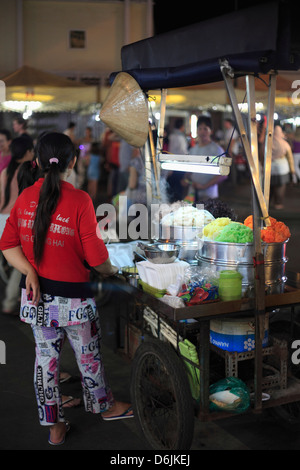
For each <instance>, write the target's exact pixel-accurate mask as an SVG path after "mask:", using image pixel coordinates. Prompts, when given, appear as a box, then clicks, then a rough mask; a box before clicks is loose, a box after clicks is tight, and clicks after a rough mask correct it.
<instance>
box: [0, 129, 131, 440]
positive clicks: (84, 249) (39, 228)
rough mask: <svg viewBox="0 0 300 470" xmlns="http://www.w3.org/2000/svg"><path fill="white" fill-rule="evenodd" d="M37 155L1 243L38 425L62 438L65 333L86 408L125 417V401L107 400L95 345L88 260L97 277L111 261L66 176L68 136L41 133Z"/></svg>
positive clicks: (88, 208) (83, 197) (86, 202)
mask: <svg viewBox="0 0 300 470" xmlns="http://www.w3.org/2000/svg"><path fill="white" fill-rule="evenodd" d="M36 151H37V162H38V165H39V168H40V170H41V171H42V173H43V174H44V175H45V176H44V177H43V178H40V179H39V180H38V181H37V182H36V183H34V184H33V185H32V186H30V187H28V188H26V189H24V190H23V192H22V193H21V195H20V196H19V197H18V199H17V201H16V203H15V205H14V207H13V209H12V211H11V214H10V217H9V219H8V220H7V223H6V226H5V230H4V232H3V236H2V238H1V241H0V249H1V250H2V251H3V254H4V256H5V257H6V259H7V261H8V262H9V263H10V264H12V265H13V266H14V267H15V268H16V269H18V270H19V271H20V272H21V273H22V280H21V288H22V293H21V310H20V317H21V320H22V321H23V322H25V323H29V324H31V327H32V330H33V334H34V337H35V341H36V362H35V375H34V384H35V391H36V397H37V402H38V410H39V419H40V424H41V425H43V426H50V433H49V443H50V444H54V445H59V444H62V443H63V442H64V439H65V434H66V432H67V430H68V425H67V424H66V420H65V418H64V414H63V408H62V406H61V394H60V391H59V358H60V352H61V348H62V344H63V340H64V337H65V336H67V337H68V339H69V341H70V343H71V345H72V348H73V349H74V352H75V356H76V360H77V364H78V367H79V370H80V374H81V379H82V387H83V395H84V403H85V408H86V410H87V411H91V412H93V413H102V417H103V419H105V420H110V419H119V418H128V417H132V416H133V414H132V410H131V408H130V407H129V404H126V403H122V402H118V401H114V398H113V396H112V393H111V390H110V388H109V386H108V384H107V383H106V380H105V374H104V370H103V365H102V361H101V354H100V348H99V342H100V340H99V338H100V326H99V318H98V314H97V308H96V304H95V300H94V299H93V296H92V292H91V291H90V288H89V273H90V271H89V266H92V267H93V268H94V269H96V270H97V271H98V272H99V273H100V274H102V275H103V276H110V275H113V274H115V273H116V272H117V268H115V267H114V266H112V265H111V263H110V260H109V257H108V252H107V249H106V246H105V244H104V243H103V240H102V239H100V238H99V236H98V232H97V221H96V216H95V212H94V208H93V203H92V200H91V198H90V197H89V196H88V194H87V193H85V192H84V191H81V190H78V189H75V188H74V187H73V186H72V185H71V184H70V183H67V182H66V181H65V179H66V178H67V176H68V173H69V172H71V170H72V168H73V167H74V165H75V162H76V157H75V149H74V146H73V144H72V142H71V140H70V138H69V137H68V136H66V135H64V134H60V133H49V134H46V135H44V136H43V137H42V138H41V139H40V140H39V142H38V144H37V149H36Z"/></svg>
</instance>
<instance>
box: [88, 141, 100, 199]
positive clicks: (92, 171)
mask: <svg viewBox="0 0 300 470" xmlns="http://www.w3.org/2000/svg"><path fill="white" fill-rule="evenodd" d="M89 153H90V156H89V164H88V169H87V181H88V186H87V192H88V194H89V195H90V197H91V199H92V201H93V203H95V202H96V198H97V191H98V183H99V180H100V159H101V153H100V144H99V143H98V142H93V143H92V145H91V147H90V151H89Z"/></svg>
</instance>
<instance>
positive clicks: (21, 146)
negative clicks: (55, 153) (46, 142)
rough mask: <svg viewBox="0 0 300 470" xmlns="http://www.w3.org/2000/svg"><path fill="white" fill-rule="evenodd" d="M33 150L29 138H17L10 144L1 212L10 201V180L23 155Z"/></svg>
mask: <svg viewBox="0 0 300 470" xmlns="http://www.w3.org/2000/svg"><path fill="white" fill-rule="evenodd" d="M32 149H33V142H32V140H31V139H30V138H28V137H22V136H20V137H17V138H16V139H13V141H12V143H11V160H10V162H9V164H8V166H7V169H6V172H7V182H6V186H5V191H4V203H3V206H2V207H1V210H3V209H4V208H5V207H6V206H7V204H8V203H9V199H10V185H11V182H12V179H13V177H14V175H15V172H16V171H17V169H18V168H19V166H20V164H21V162H20V160H22V158H23V157H24V155H25V154H26V152H27V151H28V150H32Z"/></svg>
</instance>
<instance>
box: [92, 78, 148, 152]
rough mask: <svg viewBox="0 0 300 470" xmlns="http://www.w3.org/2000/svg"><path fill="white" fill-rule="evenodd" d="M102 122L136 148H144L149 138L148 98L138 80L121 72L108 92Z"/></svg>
mask: <svg viewBox="0 0 300 470" xmlns="http://www.w3.org/2000/svg"><path fill="white" fill-rule="evenodd" d="M100 118H101V120H102V121H103V122H104V123H105V124H106V125H107V126H108V127H109V128H110V129H111V130H112V131H114V132H116V134H118V135H119V136H120V137H122V138H123V139H124V140H126V142H128V143H129V144H130V145H133V146H134V147H142V146H143V145H144V144H145V142H146V140H147V137H148V131H149V122H148V106H147V101H146V96H145V94H144V93H143V92H142V90H141V88H140V87H139V84H138V83H137V82H136V80H135V79H134V78H133V77H132V76H131V75H129V74H128V73H126V72H120V73H118V75H117V76H116V78H115V79H114V82H113V84H112V86H111V88H110V90H109V92H108V95H107V97H106V99H105V101H104V103H103V106H102V108H101V111H100Z"/></svg>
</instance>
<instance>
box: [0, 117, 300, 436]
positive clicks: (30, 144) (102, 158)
mask: <svg viewBox="0 0 300 470" xmlns="http://www.w3.org/2000/svg"><path fill="white" fill-rule="evenodd" d="M26 124H27V123H26V121H24V120H23V119H22V118H20V119H15V120H14V121H13V124H12V131H10V130H7V129H2V130H0V250H1V252H0V253H1V259H0V276H1V278H2V281H4V282H5V284H6V288H5V295H4V299H3V304H2V313H7V314H12V313H15V312H16V310H17V308H18V306H19V304H20V303H21V314H20V316H21V320H23V321H24V322H26V323H30V324H31V327H32V330H33V334H34V338H35V340H36V374H35V384H36V389H37V390H38V384H37V382H38V380H40V379H41V376H39V377H38V375H39V374H40V372H38V371H40V370H42V371H43V374H44V375H43V377H45V379H46V377H49V371H50V368H51V373H52V372H53V374H52V375H53V377H54V378H53V380H54V382H53V387H57V385H58V381H59V377H60V372H59V369H58V364H59V356H60V353H61V347H60V348H59V349H57V350H55V351H53V348H51V347H50V346H49V344H48V343H47V338H48V337H49V335H50V337H51V338H52V339H53V338H55V341H58V342H60V344H61V346H62V344H63V338H64V336H65V335H67V336H68V337H69V339H70V340H71V341H73V347H74V350H75V353H76V357H77V361H78V365H79V368H80V371H81V375H82V377H83V378H86V380H87V381H89V383H97V384H100V385H99V387H98V388H97V389H96V390H93V391H92V390H91V389H90V387H87V386H86V384H85V383H84V381H83V392H84V402H85V406H86V409H87V410H89V411H92V412H96V413H98V412H101V413H102V416H103V418H104V419H107V420H109V419H120V418H128V417H132V416H133V414H132V410H131V408H130V404H129V403H122V402H117V401H115V400H114V398H113V395H112V393H111V390H110V388H109V385H108V384H107V382H106V379H105V374H104V370H103V367H102V363H101V361H100V362H97V367H96V362H95V355H98V353H99V351H98V349H97V348H96V349H95V355H92V356H93V357H91V363H90V362H89V361H87V362H85V360H84V361H82V357H81V354H80V351H82V350H83V343H82V341H83V339H84V340H85V341H96V343H97V344H98V342H99V338H100V326H99V318H98V314H97V308H96V304H95V300H94V299H93V298H92V294H91V292H87V291H86V290H85V284H86V282H87V280H88V275H89V270H88V268H87V266H86V264H85V263H86V262H87V263H89V265H90V266H93V267H94V268H95V269H96V270H98V272H99V273H101V274H102V275H103V276H109V275H112V274H114V273H115V272H116V271H117V268H115V267H114V266H112V265H111V263H110V261H109V257H108V252H107V249H106V247H105V244H104V242H103V240H102V239H101V238H100V239H99V237H98V236H97V231H96V226H97V220H96V215H95V205H96V204H97V202H98V194H99V190H100V191H102V193H103V194H104V200H105V201H111V202H113V201H114V199H115V198H116V196H118V195H120V194H125V195H126V196H127V198H128V204H129V205H130V204H134V203H141V204H146V202H147V201H146V183H145V160H144V154H143V151H142V149H138V148H136V147H133V146H131V145H129V144H128V143H127V142H125V141H124V140H122V139H121V138H120V137H119V136H118V135H116V134H115V133H114V132H113V131H111V130H110V129H107V130H106V131H105V132H104V134H103V135H102V136H99V139H98V140H96V139H94V136H93V135H92V129H91V128H90V127H86V129H85V134H84V136H83V137H82V138H81V139H79V138H78V137H77V135H76V131H75V128H76V125H75V123H74V122H71V123H70V124H69V126H68V127H67V129H65V130H64V131H63V132H44V133H42V134H41V135H40V136H39V138H38V140H37V141H34V140H33V139H32V138H31V137H30V135H29V134H28V132H27V126H26ZM264 130H265V121H263V123H262V126H261V125H260V132H259V133H258V136H259V142H260V143H261V141H262V140H263V139H261V137H262V136H263V134H264ZM288 140H289V141H288ZM259 148H261V147H259ZM163 151H164V152H169V153H172V154H175V155H176V154H178V155H182V154H190V155H209V156H211V155H214V156H216V157H217V156H221V155H227V156H231V157H232V158H233V165H235V164H236V157H237V156H238V155H239V153H240V152H241V146H240V143H239V136H238V133H237V131H236V128H235V126H234V123H233V122H232V121H231V120H230V119H228V120H225V121H224V132H223V133H222V135H220V134H218V133H216V132H214V130H213V126H212V120H211V118H210V117H208V116H206V115H201V116H199V118H198V122H197V138H196V139H195V140H194V141H192V140H191V139H189V138H188V136H187V133H186V128H185V122H184V120H183V119H181V118H179V119H177V120H176V121H175V122H174V127H173V130H172V131H171V132H170V134H166V138H165V139H164V144H163ZM260 163H261V164H262V162H260ZM299 164H300V132H299V128H297V129H296V131H295V133H294V134H293V135H292V134H291V133H289V135H288V136H287V135H286V134H285V133H284V132H283V129H282V128H281V127H280V126H279V125H275V127H274V136H273V147H272V165H271V188H270V202H271V203H272V204H273V207H274V208H275V209H278V210H281V209H283V207H284V196H285V190H286V185H287V184H288V183H289V182H290V181H292V182H293V183H295V184H296V183H299V181H300V168H299ZM103 172H105V175H106V177H105V178H102V173H103ZM161 178H162V179H164V181H165V183H166V186H167V191H168V198H169V202H170V203H171V202H175V201H178V200H188V201H189V202H191V203H201V202H205V201H206V200H208V199H216V198H218V197H219V185H220V184H222V183H223V181H224V180H226V179H227V177H226V176H225V177H224V176H219V175H218V176H216V175H207V174H201V173H191V174H189V173H183V172H162V173H161ZM100 181H101V182H102V183H104V186H105V187H100V186H101V185H100V184H99V183H100ZM82 190H83V191H82ZM74 214H75V215H74ZM73 216H74V217H73ZM71 220H72V223H71V222H70V221H71ZM70 224H71V225H72V226H70ZM68 234H70V235H71V236H69V237H68V236H67V235H68ZM29 241H31V242H32V243H29ZM58 246H60V247H62V248H63V249H58ZM20 247H21V248H20ZM71 260H72V261H71ZM57 265H60V266H61V270H60V271H58V270H57V269H56V268H57ZM74 283H75V284H76V288H75V291H74V290H72V287H74ZM19 286H21V287H22V290H21V297H20V289H19ZM75 294H76V295H75ZM62 296H63V297H64V302H62V300H61V299H62ZM74 302H75V303H76V305H77V306H79V307H80V308H81V310H82V311H83V312H85V313H84V315H83V316H81V318H80V320H79V319H74V318H73V317H72V318H71V316H70V315H71V312H74V309H73V308H71V305H74ZM68 306H69V307H68ZM50 307H51V308H50ZM68 308H69V316H68V315H66V311H67V310H66V309H68ZM53 312H56V313H55V314H53ZM72 315H73V313H72ZM54 330H55V331H54ZM83 330H84V331H83ZM87 331H89V333H90V334H88V333H87ZM75 337H76V338H77V339H76V341H75V339H74V338H75ZM46 343H47V348H46V349H47V351H48V353H49V351H52V352H51V353H49V354H46V353H45V350H44V346H43V345H45V344H46ZM99 355H100V353H99ZM83 363H85V366H84V367H83ZM54 365H55V367H54ZM61 374H62V373H61ZM61 377H62V375H61ZM44 398H45V397H43V400H44ZM52 398H53V397H52ZM52 398H51V399H49V400H50V401H49V403H47V400H46V401H45V402H44V404H42V402H41V397H40V395H39V393H37V402H38V406H39V408H40V409H43V416H41V417H40V419H41V424H42V425H47V426H50V434H49V443H50V444H61V443H63V442H64V438H65V434H66V432H67V429H68V424H67V423H66V421H65V418H64V414H63V404H64V403H65V402H68V400H67V398H68V397H64V396H62V395H60V394H58V395H56V396H55V397H54V398H53V399H52ZM50 402H51V403H50ZM49 410H51V412H50V411H49Z"/></svg>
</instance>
